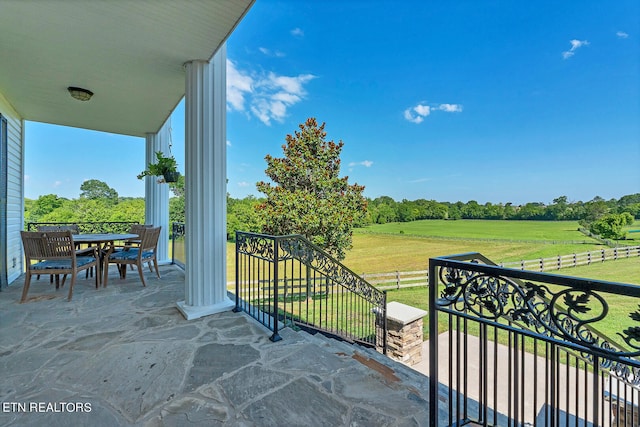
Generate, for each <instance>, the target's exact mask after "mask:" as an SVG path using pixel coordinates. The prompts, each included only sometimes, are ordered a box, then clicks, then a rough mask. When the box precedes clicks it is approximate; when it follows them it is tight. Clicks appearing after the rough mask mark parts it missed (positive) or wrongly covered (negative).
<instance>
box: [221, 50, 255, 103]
mask: <svg viewBox="0 0 640 427" xmlns="http://www.w3.org/2000/svg"><path fill="white" fill-rule="evenodd" d="M252 90H253V79H252V78H251V77H250V76H248V75H246V74H243V73H242V72H240V71H239V70H238V69H237V68H236V66H235V64H234V63H233V62H232V61H230V60H228V59H227V102H228V103H229V104H231V107H232V109H233V110H237V111H244V101H245V95H246V94H250V93H251V91H252Z"/></svg>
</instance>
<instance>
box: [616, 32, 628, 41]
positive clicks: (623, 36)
mask: <svg viewBox="0 0 640 427" xmlns="http://www.w3.org/2000/svg"><path fill="white" fill-rule="evenodd" d="M616 36H618V37H620V38H621V39H626V38H627V37H629V34H627V33H625V32H624V31H617V32H616Z"/></svg>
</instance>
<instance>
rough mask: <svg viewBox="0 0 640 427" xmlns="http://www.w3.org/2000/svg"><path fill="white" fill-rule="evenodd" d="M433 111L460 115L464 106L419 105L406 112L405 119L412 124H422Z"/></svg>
mask: <svg viewBox="0 0 640 427" xmlns="http://www.w3.org/2000/svg"><path fill="white" fill-rule="evenodd" d="M433 111H444V112H446V113H460V112H462V105H460V104H435V105H425V104H418V105H416V106H414V107H409V108H407V109H406V110H404V118H405V119H406V120H408V121H410V122H411V123H416V124H419V123H422V122H423V121H424V118H425V117H427V116H429V115H430V114H431V112H433Z"/></svg>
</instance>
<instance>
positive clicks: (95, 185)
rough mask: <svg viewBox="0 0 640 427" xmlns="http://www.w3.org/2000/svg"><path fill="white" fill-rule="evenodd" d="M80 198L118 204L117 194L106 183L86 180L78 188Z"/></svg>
mask: <svg viewBox="0 0 640 427" xmlns="http://www.w3.org/2000/svg"><path fill="white" fill-rule="evenodd" d="M80 198H81V199H87V200H97V199H106V200H107V201H109V202H110V203H112V204H114V205H115V204H117V203H118V192H117V191H116V190H114V189H113V188H111V187H109V186H108V185H107V183H106V182H103V181H100V180H98V179H88V180H86V181H85V182H83V183H82V185H81V186H80Z"/></svg>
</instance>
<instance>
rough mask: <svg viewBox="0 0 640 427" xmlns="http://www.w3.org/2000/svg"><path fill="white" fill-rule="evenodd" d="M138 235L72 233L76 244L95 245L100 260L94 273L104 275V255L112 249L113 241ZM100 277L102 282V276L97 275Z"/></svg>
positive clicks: (105, 268)
mask: <svg viewBox="0 0 640 427" xmlns="http://www.w3.org/2000/svg"><path fill="white" fill-rule="evenodd" d="M139 237H140V236H138V235H137V234H133V233H84V234H74V235H73V242H74V243H77V244H87V245H89V246H97V247H98V254H99V256H100V262H99V263H98V269H99V270H100V271H96V274H103V271H104V275H105V276H106V275H107V274H108V272H109V270H108V268H107V267H108V266H103V263H104V258H105V255H107V254H108V253H109V251H111V250H113V248H114V244H113V243H114V242H116V241H125V240H131V239H137V238H139ZM98 277H99V278H100V279H101V282H102V283H105V282H104V278H103V277H101V276H98Z"/></svg>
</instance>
